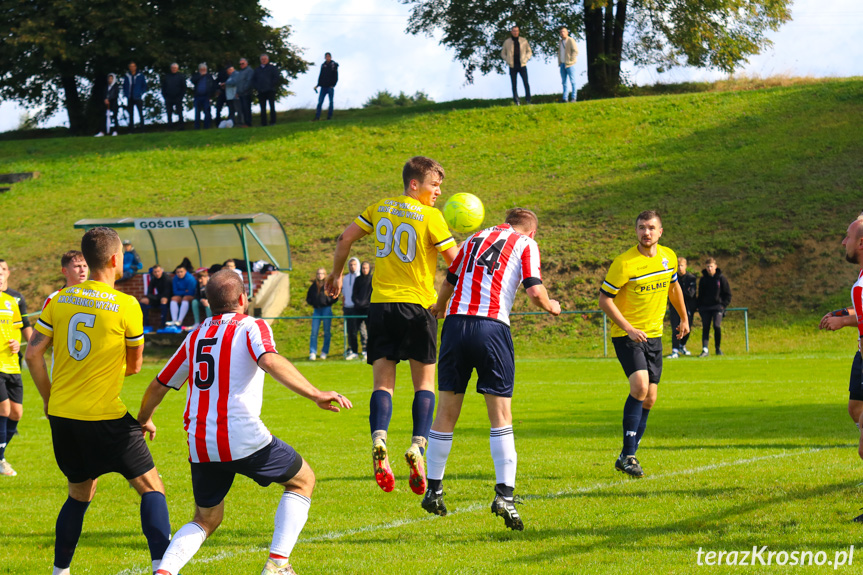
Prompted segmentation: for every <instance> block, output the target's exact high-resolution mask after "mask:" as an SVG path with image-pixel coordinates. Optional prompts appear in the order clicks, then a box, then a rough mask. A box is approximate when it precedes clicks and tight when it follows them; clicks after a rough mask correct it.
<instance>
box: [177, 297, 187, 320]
mask: <svg viewBox="0 0 863 575" xmlns="http://www.w3.org/2000/svg"><path fill="white" fill-rule="evenodd" d="M187 313H189V302H187V301H186V300H183V301H182V303H180V317H179V318H177V320H176V321H178V322H180V324H181V325H182V323H183V320H184V319H186V314H187Z"/></svg>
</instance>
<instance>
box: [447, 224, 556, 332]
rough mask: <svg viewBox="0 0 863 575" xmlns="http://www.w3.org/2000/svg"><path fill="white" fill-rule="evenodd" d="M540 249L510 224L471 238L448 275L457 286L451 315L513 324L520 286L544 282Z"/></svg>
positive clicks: (448, 309) (453, 295) (483, 231)
mask: <svg viewBox="0 0 863 575" xmlns="http://www.w3.org/2000/svg"><path fill="white" fill-rule="evenodd" d="M539 268H540V261H539V247H537V245H536V242H535V241H534V240H533V239H531V238H529V237H528V236H525V235H523V234H520V233H518V232H517V231H515V230H514V229H512V226H510V225H509V224H504V225H502V226H495V227H493V228H487V229H484V230H481V231H479V232H477V233H475V234H473V235H472V236H470V237H469V238H468V239H467V240H466V241H465V242H464V244H462V246H461V249H460V250H459V252H458V255H457V256H456V258H455V260H453V262H452V265H451V266H450V268H449V272H448V273H447V281H449V282H450V283H451V284H453V285H455V290H454V291H453V294H452V298H450V301H449V304H448V305H447V315H454V314H457V315H472V316H479V317H487V318H489V319H495V320H497V321H500V322H502V323H505V324H507V325H509V312H510V310H511V309H512V302H513V300H514V299H515V292H516V291H517V290H518V284H520V283H521V284H524V287H525V289H527V288H529V287H531V286H535V285H539V284H541V283H542V275H541V273H540V269H539Z"/></svg>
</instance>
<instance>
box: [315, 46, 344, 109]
mask: <svg viewBox="0 0 863 575" xmlns="http://www.w3.org/2000/svg"><path fill="white" fill-rule="evenodd" d="M338 83H339V65H338V64H337V63H336V62H334V61H333V57H332V55H331V54H330V53H329V52H327V53H326V54H324V63H323V64H321V73H320V74H318V85H317V86H315V92H317V91H318V88H320V89H321V91H320V94H319V95H318V109H317V110H315V120H320V119H321V108H322V107H323V106H324V97H325V96H329V97H330V107H329V109H328V110H327V120H331V119H332V117H333V94H334V93H335V90H334V88H335V87H336V84H338Z"/></svg>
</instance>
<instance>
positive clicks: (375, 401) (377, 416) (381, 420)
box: [369, 389, 393, 433]
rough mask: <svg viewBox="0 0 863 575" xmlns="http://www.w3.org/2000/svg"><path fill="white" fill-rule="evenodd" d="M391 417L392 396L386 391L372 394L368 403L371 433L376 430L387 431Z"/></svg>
mask: <svg viewBox="0 0 863 575" xmlns="http://www.w3.org/2000/svg"><path fill="white" fill-rule="evenodd" d="M392 416H393V396H392V395H390V394H389V392H388V391H385V390H383V389H379V390H377V391H373V392H372V399H371V401H369V426H370V427H371V428H372V433H374V432H375V431H378V430H383V431H387V430H388V429H389V428H390V419H392Z"/></svg>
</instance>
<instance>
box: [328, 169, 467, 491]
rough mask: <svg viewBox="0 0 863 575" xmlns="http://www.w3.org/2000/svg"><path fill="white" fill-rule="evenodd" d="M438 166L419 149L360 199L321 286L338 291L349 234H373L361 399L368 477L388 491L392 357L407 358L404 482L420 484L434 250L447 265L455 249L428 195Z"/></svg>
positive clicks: (428, 400) (429, 405) (430, 409)
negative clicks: (398, 184)
mask: <svg viewBox="0 0 863 575" xmlns="http://www.w3.org/2000/svg"><path fill="white" fill-rule="evenodd" d="M443 179H444V169H443V167H441V165H440V164H439V163H437V162H436V161H434V160H432V159H431V158H426V157H424V156H416V157H414V158H411V159H410V160H408V162H407V163H406V164H405V165H404V168H403V169H402V182H403V183H404V191H403V193H402V195H400V196H392V197H388V198H384V199H382V200H380V201H379V202H376V203H374V204H372V205H370V206H368V207H367V208H366V209H365V210H364V211H363V213H362V214H360V215H359V216H357V219H356V220H354V222H353V223H352V224H351V225H349V226H348V227H347V228H346V229H345V231H344V232H342V234H341V235H340V236H339V238H338V242H337V245H336V251H335V254H334V256H333V271H332V273H331V274H330V275H329V276H328V277H327V280H326V289H327V291H328V292H329V294H330V296H331V297H337V296H338V295H339V293H340V292H341V286H342V273H343V270H344V269H345V262H346V261H347V259H348V256H349V255H350V252H351V246H352V245H353V244H354V242H356V241H357V240H359V239H361V238H363V237H365V236H367V235H369V234H374V236H375V240H376V241H375V247H376V251H375V256H376V259H375V275H374V278H373V279H372V298H371V304H370V305H369V312H368V333H369V338H368V344H369V346H368V358H367V360H366V361H367V362H368V363H369V364H370V365H371V366H372V371H373V378H374V391H372V397H371V400H370V405H369V411H370V413H369V424H370V427H371V432H372V464H373V466H374V472H375V480H376V481H377V483H378V485H379V486H380V488H381V489H383V490H384V491H386V492H390V491H392V490H393V488H394V487H395V477H394V476H393V472H392V469H391V468H390V463H389V457H388V454H387V431H388V430H389V425H390V418H391V417H392V411H393V399H392V398H393V392H394V391H395V385H396V364H397V363H398V362H400V361H404V360H408V361H409V362H410V367H411V378H412V380H413V386H414V400H413V406H412V410H411V412H412V415H413V433H412V436H411V445H410V447H409V448H408V450H407V452H406V453H405V460H406V461H407V463H408V467H410V479H409V484H410V487H411V490H412V491H413V492H414V493H416V494H418V495H422V494H424V493H425V491H426V478H425V462H424V461H423V455H424V453H425V447H426V443H427V441H428V432H429V428H430V427H431V423H432V417H433V415H434V404H435V395H434V374H435V362H436V361H437V319H436V318H435V316H434V315H433V314H432V313H431V312H430V311H429V309H428V308H429V307H431V305H432V304H434V303H435V299H436V294H435V290H434V277H435V271H436V269H437V255H438V253H440V254H441V255H442V256H443V259H444V261H445V262H446V264H447V265H450V264H451V263H452V261H453V259H454V258H455V256H456V253H458V248H457V247H456V242H455V240H454V239H453V237H452V234H451V233H450V232H449V228H448V227H447V225H446V222H445V221H444V218H443V214H442V213H441V212H440V210H437V209H435V207H434V205H435V201H436V200H437V198H438V196H440V193H441V192H440V185H441V182H442V181H443Z"/></svg>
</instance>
